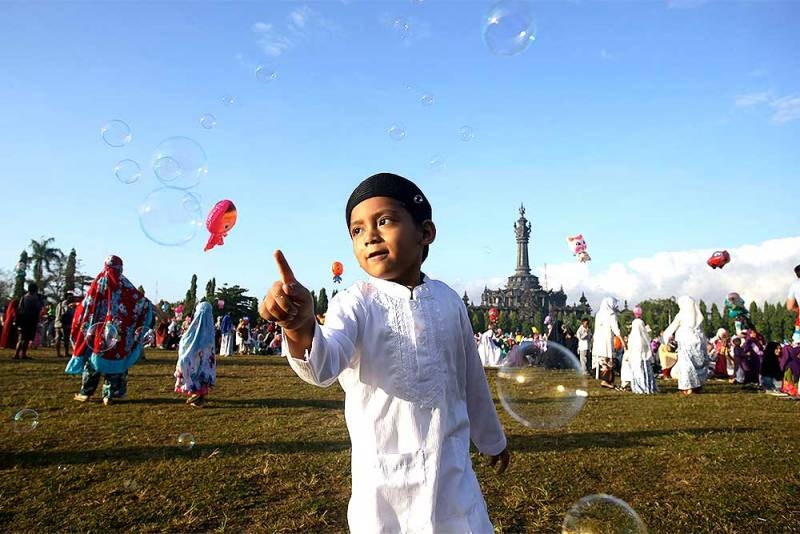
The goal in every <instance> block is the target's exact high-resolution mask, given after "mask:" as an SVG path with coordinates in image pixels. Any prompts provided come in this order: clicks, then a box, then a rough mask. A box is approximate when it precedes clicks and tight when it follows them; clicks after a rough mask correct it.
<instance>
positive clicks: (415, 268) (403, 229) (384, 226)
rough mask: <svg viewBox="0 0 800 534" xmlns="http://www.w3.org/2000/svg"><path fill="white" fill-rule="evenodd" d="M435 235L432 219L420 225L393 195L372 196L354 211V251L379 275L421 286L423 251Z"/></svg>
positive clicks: (366, 268)
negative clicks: (391, 196) (390, 196)
mask: <svg viewBox="0 0 800 534" xmlns="http://www.w3.org/2000/svg"><path fill="white" fill-rule="evenodd" d="M435 237H436V227H435V226H434V225H433V222H432V221H425V222H424V223H423V224H422V225H421V227H420V226H419V225H417V224H416V223H415V222H414V219H413V218H412V217H411V214H410V213H409V212H408V211H407V210H406V209H405V208H404V207H403V205H402V204H401V203H400V202H398V201H397V200H394V199H393V198H389V197H372V198H368V199H367V200H364V201H363V202H361V203H360V204H358V205H356V207H355V208H353V211H352V212H351V214H350V238H351V239H352V240H353V254H355V256H356V259H357V260H358V264H359V265H360V266H361V268H362V269H364V271H366V273H367V274H369V275H370V276H374V277H375V278H380V279H383V280H389V281H392V282H397V283H399V284H403V285H406V286H416V285H418V284H419V282H420V279H419V278H420V267H421V265H422V251H423V249H424V248H425V245H429V244H431V243H432V242H433V239H434V238H435Z"/></svg>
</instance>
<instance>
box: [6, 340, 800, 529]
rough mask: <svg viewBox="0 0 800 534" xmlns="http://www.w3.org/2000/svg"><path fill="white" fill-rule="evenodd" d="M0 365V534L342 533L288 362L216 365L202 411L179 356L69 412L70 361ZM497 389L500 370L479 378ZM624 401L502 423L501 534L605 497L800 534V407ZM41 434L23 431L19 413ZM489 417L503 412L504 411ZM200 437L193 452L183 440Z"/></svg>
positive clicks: (331, 466) (308, 394) (318, 427)
mask: <svg viewBox="0 0 800 534" xmlns="http://www.w3.org/2000/svg"><path fill="white" fill-rule="evenodd" d="M10 355H11V352H10V351H7V350H4V351H0V404H2V408H3V413H4V414H5V415H6V417H5V423H3V424H2V427H0V443H1V444H2V446H1V447H0V530H1V531H6V532H54V531H70V532H78V531H80V532H101V531H103V532H115V531H116V532H122V531H129V530H131V531H137V532H190V531H192V532H223V531H224V532H343V531H345V530H346V527H347V521H346V510H347V500H348V497H349V492H350V448H349V439H348V435H347V430H346V428H345V423H344V414H343V393H342V391H341V389H340V388H339V387H338V385H335V386H333V387H331V388H328V389H321V388H315V387H312V386H309V385H307V384H305V383H304V382H301V381H300V379H298V378H297V377H296V376H295V375H294V373H293V372H292V371H291V369H290V368H289V366H288V364H287V363H286V362H285V361H284V360H283V359H282V358H277V357H270V356H245V357H241V356H240V357H234V358H224V359H223V358H221V359H220V363H219V367H218V379H217V384H218V387H217V388H216V389H215V390H214V392H213V393H212V396H211V402H210V403H209V404H208V405H207V406H205V407H203V408H201V409H196V408H190V407H187V406H186V405H185V404H184V403H183V402H182V401H181V399H179V398H178V397H177V396H176V395H175V394H174V393H172V386H173V379H172V371H173V368H174V362H175V355H174V354H173V353H167V352H162V351H157V350H150V351H148V354H147V357H148V361H147V362H141V363H139V364H137V365H136V366H135V367H134V368H133V369H131V372H130V379H129V384H128V398H127V400H125V401H122V402H120V403H118V404H115V405H112V406H108V407H106V406H103V405H102V404H101V403H99V402H97V401H95V402H89V403H86V404H80V403H77V402H75V401H73V400H72V396H73V394H74V393H76V392H77V391H78V389H79V383H80V378H79V377H76V376H67V375H64V374H63V372H62V371H63V368H64V364H65V363H66V360H64V359H62V360H57V359H56V358H55V357H54V356H53V355H52V353H50V352H49V351H48V352H45V351H41V350H40V351H32V352H31V355H32V356H33V357H34V358H35V359H34V360H32V361H25V362H13V361H11V360H10V359H9V358H10ZM488 374H489V378H490V381H491V382H493V381H494V373H493V372H492V371H490V372H489V373H488ZM659 386H660V387H661V389H662V393H660V394H658V395H655V396H634V395H631V394H627V393H620V392H616V391H609V390H602V389H601V388H599V387H596V386H595V384H594V383H593V384H592V385H591V386H590V390H589V395H590V396H589V398H588V401H587V403H586V405H585V407H584V409H583V410H582V412H581V413H580V414H579V415H578V417H577V418H575V419H574V420H573V421H572V422H571V423H570V424H569V425H568V426H566V427H564V428H562V429H559V430H553V431H547V432H543V431H533V430H530V429H527V428H525V427H523V426H521V425H519V424H518V423H516V422H515V421H514V420H512V419H511V418H510V417H509V416H508V415H507V414H506V413H504V412H502V411H501V414H500V415H501V419H502V421H503V424H504V426H505V428H506V434H507V435H508V439H509V447H510V449H511V450H512V454H513V456H512V463H511V466H510V468H509V470H508V471H507V472H506V473H505V474H504V475H497V474H495V473H494V472H493V471H492V470H491V469H490V468H489V467H488V466H487V465H486V459H485V458H484V457H481V456H480V455H478V454H477V453H475V454H474V455H473V464H474V465H475V470H476V472H477V474H478V479H479V480H480V483H481V486H482V488H483V490H484V494H485V496H486V500H487V503H488V506H489V512H490V515H491V518H492V520H493V522H494V523H495V526H496V531H497V532H505V533H511V532H560V528H561V522H562V520H563V518H564V515H565V513H566V511H567V510H568V509H569V507H570V505H571V504H572V503H573V502H574V501H576V500H578V499H579V498H581V497H583V496H585V495H589V494H594V493H608V494H612V495H615V496H617V497H619V498H621V499H623V500H625V501H627V502H628V503H629V504H630V505H631V506H632V507H633V508H634V509H635V510H636V511H637V512H638V513H639V514H640V516H641V517H642V519H643V520H644V521H645V523H646V524H647V525H648V528H649V531H650V532H654V533H655V532H664V533H678V532H730V533H748V534H750V533H756V532H763V533H783V532H800V468H798V466H800V402H794V401H791V400H784V399H779V398H775V397H770V396H767V395H763V394H759V393H757V392H753V391H743V390H741V389H740V388H737V387H735V386H732V385H729V384H727V383H724V382H717V381H712V382H710V383H709V384H708V385H707V387H706V388H705V389H706V391H705V392H704V393H703V394H700V395H695V396H692V397H690V398H680V397H679V396H678V395H677V393H676V387H675V383H674V382H672V383H670V382H667V383H664V382H661V383H660V384H659ZM25 407H30V408H33V409H35V410H36V411H37V412H38V413H39V417H40V419H39V420H40V423H39V425H38V426H37V427H36V428H35V429H33V430H31V431H29V432H22V433H20V432H17V431H16V430H15V429H14V427H13V424H12V422H11V419H12V418H13V416H14V414H15V413H16V412H17V411H18V410H20V409H21V408H25ZM498 407H499V404H498ZM186 432H190V433H192V434H193V435H194V436H195V438H196V442H197V443H196V445H195V447H194V448H193V449H191V450H188V451H187V450H184V449H183V448H181V447H179V445H178V436H179V434H181V433H186Z"/></svg>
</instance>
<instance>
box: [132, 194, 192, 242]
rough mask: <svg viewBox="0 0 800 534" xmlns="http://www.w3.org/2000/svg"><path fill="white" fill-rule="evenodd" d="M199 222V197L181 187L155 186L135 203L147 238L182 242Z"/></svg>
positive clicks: (186, 239) (155, 240)
mask: <svg viewBox="0 0 800 534" xmlns="http://www.w3.org/2000/svg"><path fill="white" fill-rule="evenodd" d="M203 225H204V218H203V213H202V210H201V207H200V200H199V199H198V198H197V196H195V195H194V194H193V193H190V192H189V191H185V190H183V189H178V188H175V187H162V188H160V189H156V190H155V191H152V192H151V193H150V194H149V195H147V197H146V198H145V199H144V200H143V201H142V203H141V204H140V205H139V226H140V227H141V228H142V231H143V232H144V234H145V235H146V236H147V238H148V239H150V240H151V241H154V242H155V243H158V244H159V245H164V246H171V247H174V246H179V245H182V244H184V243H186V242H188V241H190V240H191V239H192V238H194V236H195V235H196V234H197V231H198V229H200V228H202V227H203Z"/></svg>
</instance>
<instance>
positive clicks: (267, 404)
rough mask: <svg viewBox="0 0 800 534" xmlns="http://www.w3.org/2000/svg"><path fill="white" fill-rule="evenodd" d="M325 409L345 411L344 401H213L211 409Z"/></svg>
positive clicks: (210, 405) (283, 399) (284, 399)
mask: <svg viewBox="0 0 800 534" xmlns="http://www.w3.org/2000/svg"><path fill="white" fill-rule="evenodd" d="M253 407H255V408H324V409H327V410H344V401H341V400H328V399H286V398H277V399H275V398H273V399H219V400H216V399H212V400H211V404H209V408H217V409H219V408H223V409H225V408H227V409H231V408H235V409H241V408H253Z"/></svg>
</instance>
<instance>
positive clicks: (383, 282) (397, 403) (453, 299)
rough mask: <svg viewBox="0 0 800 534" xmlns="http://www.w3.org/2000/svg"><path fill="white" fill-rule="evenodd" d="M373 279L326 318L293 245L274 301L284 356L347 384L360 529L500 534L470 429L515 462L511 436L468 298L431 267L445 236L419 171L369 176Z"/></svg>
mask: <svg viewBox="0 0 800 534" xmlns="http://www.w3.org/2000/svg"><path fill="white" fill-rule="evenodd" d="M345 215H346V221H347V227H348V230H349V232H350V237H351V239H352V244H353V253H354V254H355V257H356V259H357V260H358V263H359V265H360V266H361V268H362V269H363V270H364V271H365V272H366V273H367V274H368V275H369V279H368V280H367V281H362V282H356V283H355V284H354V285H353V286H352V287H351V288H349V289H347V290H346V291H343V292H340V293H338V294H337V295H336V297H335V298H334V299H333V300H332V301H331V303H330V306H329V308H328V312H327V314H326V316H325V325H324V326H320V325H318V324H317V321H316V319H315V316H314V309H313V302H312V298H311V295H310V293H309V292H308V290H307V289H306V288H304V287H303V286H302V285H300V284H299V283H298V282H297V280H295V278H294V275H293V274H292V270H291V268H290V267H289V265H288V263H287V262H286V259H285V258H284V257H283V254H282V253H281V252H280V251H277V252H276V253H275V258H276V261H277V262H278V270H279V271H280V278H281V279H280V280H279V281H277V282H275V283H274V284H273V285H272V287H271V288H270V290H269V291H268V292H267V296H266V297H265V298H264V300H263V301H262V303H261V306H260V312H261V315H262V317H264V318H265V319H267V320H274V321H277V322H278V323H279V324H280V325H281V327H282V328H283V333H284V345H283V348H284V354H287V355H288V356H290V357H289V363H290V364H291V366H292V368H293V369H294V371H295V372H296V373H297V374H298V376H300V378H302V379H303V380H305V381H306V382H309V383H311V384H315V385H319V386H329V385H331V384H332V383H333V382H334V381H335V380H336V379H337V378H338V379H339V383H340V384H341V386H342V388H343V389H344V391H345V395H346V397H345V419H346V421H347V428H348V431H349V433H350V440H351V443H352V472H353V488H352V494H351V498H350V505H349V508H348V514H347V516H348V523H349V525H350V530H351V531H352V532H364V533H377V532H459V533H468V532H474V533H481V534H482V533H491V532H493V528H492V524H491V522H490V521H489V516H488V513H487V510H486V504H485V502H484V500H483V496H482V494H481V490H480V487H479V485H478V480H477V478H476V476H475V473H474V472H473V470H472V464H471V461H470V457H469V442H470V439H471V440H472V442H473V443H475V445H476V447H477V448H478V450H479V451H480V452H481V453H484V454H487V455H490V456H491V457H492V460H491V462H490V463H491V465H495V464H499V465H498V471H499V472H503V471H504V470H505V468H506V467H507V465H508V461H509V453H508V451H507V449H506V438H505V435H504V433H503V429H502V427H501V426H500V422H499V420H498V418H497V412H496V411H495V408H494V404H493V402H492V397H491V394H490V393H489V387H488V384H487V382H486V376H485V375H484V372H483V368H482V366H481V362H480V358H479V356H478V351H477V348H476V346H475V342H474V340H473V338H472V327H471V325H470V322H469V319H468V318H467V313H466V309H465V307H464V303H463V301H461V299H460V298H459V296H458V295H457V294H456V293H455V292H454V291H453V290H452V289H450V288H449V287H448V286H447V285H445V284H444V283H442V282H439V281H436V280H431V279H430V278H428V277H427V276H426V275H424V274H423V273H422V272H421V266H422V262H423V261H424V260H425V258H426V256H427V254H428V247H429V246H430V244H431V243H433V240H434V238H435V237H436V227H435V226H434V224H433V221H432V220H431V206H430V204H429V203H428V200H427V198H426V197H425V196H424V195H423V194H422V191H420V189H419V188H418V187H417V186H416V185H415V184H414V183H413V182H411V181H409V180H407V179H405V178H403V177H400V176H397V175H394V174H389V173H381V174H376V175H374V176H370V177H369V178H367V179H366V180H364V181H363V182H362V183H361V184H360V185H359V186H358V187H357V188H356V189H355V191H353V193H352V195H350V199H349V200H348V202H347V208H346V212H345Z"/></svg>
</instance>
